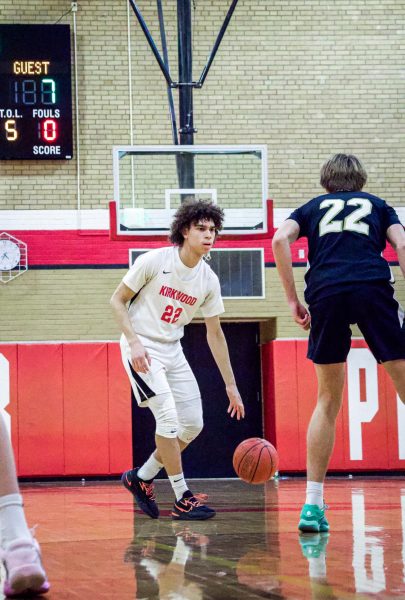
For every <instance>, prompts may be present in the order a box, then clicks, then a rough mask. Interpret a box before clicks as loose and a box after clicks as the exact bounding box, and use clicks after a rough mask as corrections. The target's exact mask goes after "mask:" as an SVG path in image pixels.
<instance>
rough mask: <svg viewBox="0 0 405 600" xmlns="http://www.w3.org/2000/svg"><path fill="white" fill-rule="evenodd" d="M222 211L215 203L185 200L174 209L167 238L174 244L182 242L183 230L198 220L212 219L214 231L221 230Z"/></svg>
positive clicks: (223, 216) (178, 244) (177, 244)
mask: <svg viewBox="0 0 405 600" xmlns="http://www.w3.org/2000/svg"><path fill="white" fill-rule="evenodd" d="M224 218H225V215H224V211H223V210H222V208H220V207H219V206H218V205H217V204H213V203H212V202H208V201H205V200H186V201H185V202H183V204H182V205H181V206H180V208H179V209H178V210H177V211H176V213H175V215H174V217H173V222H172V224H171V227H170V235H169V240H170V241H171V242H172V244H175V245H176V246H182V245H183V242H184V237H183V233H182V232H183V231H184V230H185V229H189V228H190V226H191V225H196V224H197V223H198V222H199V221H211V220H212V221H213V222H214V225H215V230H216V233H218V232H219V231H221V229H222V225H223V222H224Z"/></svg>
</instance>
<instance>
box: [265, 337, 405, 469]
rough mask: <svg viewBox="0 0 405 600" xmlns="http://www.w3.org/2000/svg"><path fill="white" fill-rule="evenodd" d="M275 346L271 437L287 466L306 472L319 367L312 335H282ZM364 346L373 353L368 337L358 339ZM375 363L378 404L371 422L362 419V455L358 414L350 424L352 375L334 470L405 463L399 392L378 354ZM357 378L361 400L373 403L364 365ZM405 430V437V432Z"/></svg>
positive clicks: (269, 362) (268, 359) (270, 353)
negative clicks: (357, 455)
mask: <svg viewBox="0 0 405 600" xmlns="http://www.w3.org/2000/svg"><path fill="white" fill-rule="evenodd" d="M269 346H271V348H266V350H262V368H263V373H266V372H271V373H273V375H272V377H271V381H272V385H267V386H264V395H265V400H264V404H265V406H266V404H270V403H272V401H273V398H274V409H272V410H271V411H270V412H269V411H267V412H266V410H265V413H264V414H265V423H264V425H265V432H266V437H268V438H269V439H271V440H274V441H275V443H276V446H277V449H278V452H279V455H280V470H281V471H303V470H305V462H306V431H307V427H308V423H309V420H310V418H311V415H312V412H313V409H314V407H315V404H316V391H317V386H316V376H315V371H314V367H313V364H312V362H311V361H310V360H308V359H307V358H306V351H307V342H306V340H277V341H274V342H272V343H271V344H269ZM358 348H363V349H366V350H365V352H367V353H369V350H367V346H366V344H365V343H364V341H363V340H354V341H353V343H352V351H353V350H355V349H358ZM353 355H354V354H353ZM371 363H372V364H369V366H368V369H369V371H370V372H372V373H376V381H377V389H376V390H374V393H375V395H376V397H377V402H378V409H377V412H376V414H375V415H374V416H373V417H372V418H371V420H370V421H369V422H366V421H364V422H361V423H360V426H359V427H358V431H359V435H358V436H357V439H358V440H359V443H360V446H361V449H362V458H361V459H354V458H352V457H351V447H350V426H351V427H353V420H354V419H353V416H352V417H351V419H352V423H349V419H350V413H349V408H348V382H347V378H346V384H345V391H344V398H343V407H342V411H341V413H340V415H339V417H338V420H337V427H336V442H335V448H334V451H333V455H332V459H331V462H330V467H329V468H330V469H334V470H338V471H348V472H349V473H350V472H352V471H353V472H354V471H362V470H396V469H404V468H405V456H402V457H400V455H399V434H398V413H397V400H396V392H395V389H394V386H393V385H392V382H391V380H390V378H389V377H388V375H387V374H386V372H385V370H384V368H383V367H382V366H381V365H377V364H376V363H375V361H374V359H372V361H371ZM362 371H363V372H362ZM351 379H352V380H353V381H352V383H354V384H357V383H358V385H359V386H360V400H359V402H358V405H360V404H363V403H367V402H368V401H369V398H370V395H372V393H373V390H371V389H367V387H366V386H365V383H364V381H365V379H364V369H359V370H357V371H356V372H355V374H354V375H352V376H351ZM356 382H357V383H356ZM369 387H370V388H371V387H372V386H371V385H370V386H369ZM270 413H271V417H270V416H269V414H270ZM266 415H267V416H266ZM352 415H353V412H352ZM274 431H275V437H274V434H273V432H274ZM403 435H404V436H405V431H404V432H403ZM352 450H353V448H352Z"/></svg>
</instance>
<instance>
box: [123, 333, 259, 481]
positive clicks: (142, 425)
mask: <svg viewBox="0 0 405 600" xmlns="http://www.w3.org/2000/svg"><path fill="white" fill-rule="evenodd" d="M222 328H223V330H224V333H225V336H226V339H227V341H228V346H229V353H230V356H231V362H232V367H233V370H234V373H235V377H236V383H237V385H238V388H239V391H240V394H241V396H242V398H243V402H244V404H245V409H246V417H245V419H244V420H243V421H236V420H235V419H231V418H230V417H229V415H228V414H227V408H228V404H229V403H228V397H227V395H226V392H225V386H224V383H223V381H222V377H221V375H220V373H219V370H218V368H217V366H216V364H215V362H214V359H213V358H212V355H211V352H210V350H209V347H208V344H207V340H206V328H205V325H203V324H201V325H188V326H187V327H186V328H185V335H184V338H183V340H182V344H183V348H184V353H185V355H186V357H187V360H188V361H189V363H190V366H191V368H192V369H193V371H194V374H195V376H196V378H197V381H198V384H199V386H200V390H201V396H202V400H203V410H204V429H203V431H202V433H201V434H200V435H199V437H198V438H197V439H196V440H195V441H194V442H193V443H192V444H191V445H190V447H189V448H187V449H186V450H185V452H184V453H183V467H184V474H185V476H186V477H203V478H208V477H236V475H235V472H234V470H233V467H232V455H233V452H234V449H235V448H236V446H237V445H238V444H239V442H241V441H242V440H244V439H246V438H249V437H263V422H262V398H261V367H260V347H259V324H258V323H223V324H222ZM154 430H155V423H154V419H153V416H152V414H151V412H150V411H149V410H148V409H147V408H146V409H142V408H139V407H138V406H137V405H136V403H135V402H133V410H132V432H133V434H132V438H133V456H134V466H138V465H141V464H142V463H143V462H144V461H145V460H146V459H147V458H148V456H149V455H150V453H151V452H152V450H153V448H154Z"/></svg>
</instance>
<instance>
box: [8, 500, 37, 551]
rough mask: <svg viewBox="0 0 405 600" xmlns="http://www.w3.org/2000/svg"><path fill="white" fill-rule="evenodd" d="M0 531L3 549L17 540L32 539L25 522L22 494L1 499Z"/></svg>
mask: <svg viewBox="0 0 405 600" xmlns="http://www.w3.org/2000/svg"><path fill="white" fill-rule="evenodd" d="M0 531H1V543H2V546H3V547H4V546H7V545H8V544H9V543H10V542H12V541H14V540H16V539H17V538H24V539H28V540H31V539H32V536H31V533H30V530H29V529H28V525H27V521H26V520H25V514H24V509H23V499H22V496H21V494H8V495H7V496H1V497H0Z"/></svg>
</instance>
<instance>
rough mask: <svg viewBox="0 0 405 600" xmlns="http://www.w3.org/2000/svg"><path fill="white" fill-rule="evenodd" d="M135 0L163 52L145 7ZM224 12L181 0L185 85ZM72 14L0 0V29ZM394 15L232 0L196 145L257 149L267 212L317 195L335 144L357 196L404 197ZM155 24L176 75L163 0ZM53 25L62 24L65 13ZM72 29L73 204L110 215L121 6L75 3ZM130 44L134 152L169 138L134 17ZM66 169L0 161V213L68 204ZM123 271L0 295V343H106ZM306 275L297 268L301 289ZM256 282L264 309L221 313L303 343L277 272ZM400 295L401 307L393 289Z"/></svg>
mask: <svg viewBox="0 0 405 600" xmlns="http://www.w3.org/2000/svg"><path fill="white" fill-rule="evenodd" d="M138 4H139V6H140V8H141V11H142V14H143V16H144V18H145V20H146V22H147V23H148V25H149V26H150V29H151V32H152V34H153V35H154V37H155V39H156V40H157V44H158V46H159V47H160V42H159V34H158V21H157V15H156V3H154V2H150V0H140V1H139V3H138ZM229 4H230V2H229V3H228V2H223V1H222V0H204V1H202V0H196V1H195V2H192V5H195V11H194V17H193V19H194V79H197V78H198V77H199V75H200V73H201V70H202V68H203V66H204V64H205V62H206V59H207V56H208V53H209V51H210V49H211V48H212V44H213V42H214V40H215V38H216V35H217V32H218V30H219V27H220V25H221V23H222V21H223V18H224V16H225V14H226V11H227V8H228V5H229ZM69 8H70V2H68V1H65V0H63V1H62V0H56V1H54V0H52V1H51V0H41V1H40V2H37V1H36V0H35V1H34V0H26V1H25V2H18V3H17V4H16V3H14V4H12V3H10V2H9V1H8V0H7V1H6V0H0V23H55V22H56V21H57V20H58V19H59V18H60V17H61V16H62V15H63V13H65V12H66V11H68V10H69ZM404 16H405V10H404V7H403V5H402V4H401V3H398V2H394V1H389V0H380V1H379V2H376V1H373V0H370V1H368V2H367V3H365V2H364V0H351V1H350V2H349V1H348V0H347V1H341V2H337V3H331V2H327V1H326V0H308V1H307V2H298V1H294V0H274V1H273V2H271V3H269V2H259V1H257V0H255V1H253V0H244V1H243V2H240V3H239V5H238V6H237V8H236V11H235V13H234V16H233V18H232V20H231V23H230V25H229V28H228V31H227V33H226V35H225V37H224V39H223V42H222V45H221V47H220V49H219V51H218V54H217V57H216V59H215V61H214V63H213V66H212V69H211V71H210V73H209V75H208V78H207V80H206V83H205V85H204V87H203V88H202V90H197V91H196V92H195V94H194V110H195V114H194V119H195V126H196V127H197V129H198V133H197V134H196V136H195V142H196V143H201V144H203V143H223V144H224V143H229V144H231V143H232V144H233V143H235V144H236V143H238V144H241V143H265V144H267V145H268V150H269V194H270V196H271V197H272V198H274V201H275V206H276V208H284V207H291V206H295V205H297V204H299V203H301V202H303V201H305V200H306V199H309V198H310V197H311V196H313V195H315V194H317V193H319V191H320V190H319V187H318V183H317V182H318V177H319V168H320V165H321V163H322V162H323V160H324V158H325V157H326V156H328V155H330V154H331V153H333V152H336V151H350V152H355V153H357V154H358V155H359V156H360V157H361V158H362V159H363V160H364V162H365V164H366V166H367V168H368V172H369V186H368V187H367V190H368V191H372V192H373V193H375V194H379V195H381V196H383V197H384V198H386V199H387V200H388V201H389V202H391V203H392V204H393V205H395V206H399V205H401V204H403V196H402V189H401V187H400V177H401V175H402V173H401V175H400V172H401V169H400V165H399V161H400V159H401V157H402V159H403V156H404V149H405V139H404V138H403V136H402V137H401V135H400V134H401V119H403V112H402V113H401V108H400V107H401V106H402V105H401V104H400V97H401V94H403V91H404V87H403V86H404V83H403V82H404V80H403V78H401V71H400V69H401V67H402V64H403V58H404V57H403V45H402V46H401V35H400V34H401V28H400V24H401V22H403V19H404ZM165 17H166V34H167V37H168V40H169V54H170V60H171V71H172V75H173V78H174V79H177V40H176V2H175V0H168V2H166V3H165ZM60 22H61V23H70V24H71V25H72V16H71V14H68V15H66V16H64V17H62V19H61V21H60ZM77 31H78V37H77V45H78V62H77V67H78V77H79V85H78V97H79V117H80V118H79V131H80V149H81V162H80V195H81V207H82V208H86V209H91V208H105V209H106V208H107V204H108V201H109V200H110V199H111V198H112V194H113V179H112V161H111V147H112V145H113V144H128V143H130V140H131V132H130V125H129V124H130V109H129V78H128V44H127V35H128V31H127V3H126V1H125V0H117V1H115V2H114V3H109V4H108V3H107V4H106V3H105V2H102V1H101V0H91V2H89V1H81V0H79V2H78V12H77ZM130 38H131V63H132V70H131V83H132V93H133V115H132V116H133V132H132V133H133V140H134V143H137V144H163V143H166V144H167V143H171V134H170V123H169V118H168V110H167V99H166V88H165V83H164V79H163V76H162V74H161V72H160V70H159V68H158V66H157V64H156V62H155V59H154V57H153V55H152V53H151V51H150V49H149V47H148V45H147V42H146V40H145V38H144V36H143V34H142V32H141V30H140V28H139V25H138V23H137V21H136V19H135V16H134V14H133V13H132V10H131V9H130ZM174 95H175V102H176V104H177V93H176V92H174ZM73 108H74V107H73ZM76 170H77V159H76V154H75V158H74V159H73V160H71V161H57V162H56V161H55V162H52V161H51V162H46V161H43V162H36V161H10V162H6V161H3V162H1V163H0V176H1V177H0V218H1V210H12V209H15V210H20V209H24V208H25V209H27V208H29V209H75V208H77V205H78V204H77V203H78V196H77V172H76ZM402 170H403V169H402ZM0 230H1V223H0ZM396 272H397V274H398V275H399V269H398V268H396ZM122 274H123V271H122V272H121V271H119V270H109V269H97V270H91V269H89V270H42V271H41V270H37V271H33V270H29V271H28V272H27V273H26V274H24V275H23V276H22V277H19V278H17V279H16V280H15V281H13V282H12V283H10V284H8V285H6V286H4V285H3V286H2V287H1V288H0V293H1V297H0V300H1V305H2V314H1V321H0V326H1V331H2V339H4V340H31V339H109V338H114V337H115V336H116V335H117V332H116V328H115V325H114V324H113V323H112V320H111V317H110V314H109V307H108V298H109V297H110V294H111V291H112V290H113V289H114V287H115V285H116V283H117V282H118V281H119V279H120V278H121V276H122ZM303 274H304V269H302V268H300V269H296V276H297V280H298V282H299V283H298V286H299V288H300V289H302V281H303ZM399 279H401V278H400V277H399ZM266 285H267V293H268V298H269V300H270V302H266V301H254V302H247V303H243V302H242V303H240V302H236V301H228V302H226V307H227V310H228V313H227V316H229V317H232V318H237V317H241V318H242V317H243V318H259V317H260V318H266V317H274V316H276V317H278V325H277V335H278V336H281V337H286V336H293V337H297V336H299V335H305V334H304V333H301V332H300V330H299V329H298V328H296V327H295V326H294V324H292V323H291V321H290V318H289V315H288V309H287V307H286V305H285V302H284V298H283V295H282V293H281V290H280V285H279V282H278V279H277V277H276V273H275V271H274V269H273V268H268V269H266ZM398 297H399V299H400V300H401V301H402V303H403V304H405V288H404V285H403V283H402V282H400V283H399V284H398Z"/></svg>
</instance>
